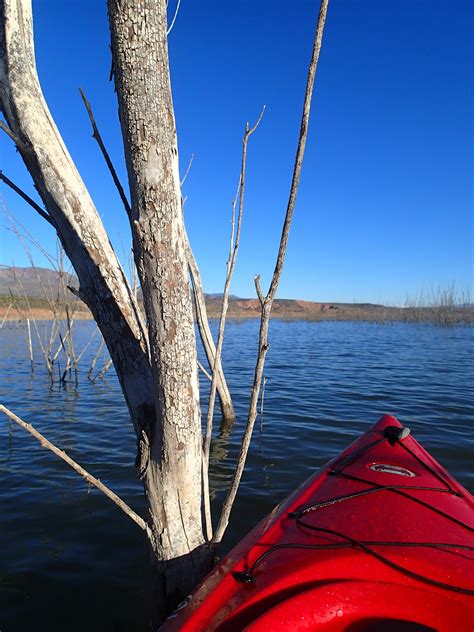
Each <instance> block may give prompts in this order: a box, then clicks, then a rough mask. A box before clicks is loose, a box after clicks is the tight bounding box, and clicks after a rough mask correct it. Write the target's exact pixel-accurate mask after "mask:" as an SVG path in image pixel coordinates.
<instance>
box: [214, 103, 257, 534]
mask: <svg viewBox="0 0 474 632" xmlns="http://www.w3.org/2000/svg"><path fill="white" fill-rule="evenodd" d="M264 112H265V106H263V108H262V112H261V114H260V116H259V117H258V120H257V122H256V123H255V125H254V126H253V127H252V128H250V126H249V124H248V123H247V124H246V126H245V134H244V137H243V139H242V163H241V168H240V176H239V183H238V186H237V192H236V194H235V198H234V201H233V203H232V214H231V225H232V229H231V236H230V246H229V258H228V260H227V276H226V280H225V285H224V293H223V297H222V308H221V318H220V322H219V333H218V335H217V347H216V354H215V357H214V361H213V363H212V383H211V391H210V394H209V406H208V409H207V420H206V434H205V437H204V449H203V459H202V462H203V491H204V494H203V503H204V516H205V522H206V532H207V538H208V540H209V541H210V540H211V539H212V519H211V501H210V494H209V454H210V450H211V439H212V426H213V418H214V406H215V401H216V391H217V371H216V368H218V367H219V366H220V363H221V357H222V347H223V344H224V330H225V320H226V316H227V309H228V306H229V292H230V284H231V281H232V275H233V273H234V269H235V263H236V261H237V253H238V251H239V244H240V231H241V227H242V215H243V210H244V196H245V172H246V166H247V146H248V141H249V138H250V136H251V135H252V134H253V133H254V132H255V130H256V129H257V127H258V125H259V123H260V121H261V120H262V117H263V114H264ZM237 200H238V201H239V210H238V215H237V228H236V227H235V212H236V207H237Z"/></svg>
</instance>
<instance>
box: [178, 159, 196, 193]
mask: <svg viewBox="0 0 474 632" xmlns="http://www.w3.org/2000/svg"><path fill="white" fill-rule="evenodd" d="M193 161H194V154H191V158H190V159H189V163H188V167H187V169H186V171H185V173H184V176H183V179H182V180H181V183H180V186H181V188H183V185H184V183H185V182H186V178H187V177H188V175H189V172H190V171H191V167H192V164H193Z"/></svg>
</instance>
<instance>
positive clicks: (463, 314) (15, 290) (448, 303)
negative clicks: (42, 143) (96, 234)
mask: <svg viewBox="0 0 474 632" xmlns="http://www.w3.org/2000/svg"><path fill="white" fill-rule="evenodd" d="M30 260H31V261H32V262H33V257H32V255H31V254H30ZM63 263H64V262H63V257H62V256H59V265H58V266H57V269H55V270H51V269H49V268H41V267H37V266H35V265H32V266H30V267H25V268H21V267H16V266H12V267H10V266H1V265H0V328H1V327H2V326H3V325H4V324H5V323H7V322H10V323H12V322H15V321H16V322H20V323H21V322H23V323H25V324H26V321H28V320H31V321H33V322H34V321H40V320H46V321H48V320H51V321H57V322H58V321H68V322H69V321H71V320H74V321H78V320H92V314H91V313H90V311H89V309H88V308H87V307H86V305H85V304H84V303H83V302H82V301H81V300H79V299H78V298H77V296H76V295H75V293H74V294H73V293H72V291H70V288H71V287H72V288H74V287H76V288H77V287H78V285H79V282H78V280H77V278H76V276H75V275H74V274H70V273H69V272H67V271H66V270H65V269H64V265H63ZM133 287H134V289H133V291H134V293H136V296H137V299H138V302H139V304H140V305H141V307H142V308H143V303H142V300H141V292H140V289H139V288H136V286H135V284H134V285H133ZM222 300H223V296H222V294H206V295H205V302H206V308H207V314H208V317H209V318H210V319H218V318H220V315H221V310H222ZM227 317H228V318H230V319H233V320H244V319H249V318H259V317H260V302H259V300H258V298H257V297H256V298H251V299H248V298H240V297H237V296H229V304H228V311H227ZM271 318H276V319H280V320H288V321H294V320H304V321H313V322H319V321H331V320H334V321H341V320H345V321H359V322H374V323H391V322H407V323H431V324H436V325H447V326H449V325H472V324H473V323H474V304H473V303H472V302H471V298H470V295H469V293H468V292H466V291H459V290H457V288H456V286H455V284H454V283H453V284H451V285H448V286H447V287H441V286H440V287H438V288H436V289H433V290H431V291H430V292H422V293H420V294H418V295H416V296H408V297H407V298H406V300H405V304H404V305H403V306H390V305H377V304H374V303H355V302H354V303H339V302H313V301H303V300H297V299H276V300H275V302H274V305H273V310H272V314H271Z"/></svg>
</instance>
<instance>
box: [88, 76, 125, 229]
mask: <svg viewBox="0 0 474 632" xmlns="http://www.w3.org/2000/svg"><path fill="white" fill-rule="evenodd" d="M79 92H80V93H81V97H82V100H83V102H84V105H85V108H86V110H87V114H88V115H89V120H90V122H91V125H92V138H94V139H95V140H96V141H97V144H98V145H99V148H100V151H101V152H102V156H103V157H104V160H105V162H106V163H107V167H108V168H109V171H110V175H111V176H112V179H113V181H114V184H115V186H116V188H117V191H118V193H119V195H120V199H121V200H122V203H123V205H124V207H125V210H126V211H127V215H128V216H129V217H131V216H132V209H131V207H130V204H129V203H128V200H127V196H126V195H125V191H124V190H123V187H122V184H121V183H120V180H119V179H118V176H117V172H116V171H115V168H114V166H113V164H112V161H111V159H110V156H109V153H108V151H107V149H106V148H105V145H104V142H103V140H102V136H101V135H100V132H99V130H98V128H97V124H96V122H95V118H94V115H93V113H92V108H91V106H90V103H89V101H88V100H87V98H86V95H85V94H84V92H83V91H82V90H81V88H79Z"/></svg>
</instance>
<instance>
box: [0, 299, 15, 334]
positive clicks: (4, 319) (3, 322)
mask: <svg viewBox="0 0 474 632" xmlns="http://www.w3.org/2000/svg"><path fill="white" fill-rule="evenodd" d="M11 308H12V303H10V304H9V305H8V308H7V312H6V314H5V316H4V317H3V320H2V324H1V325H0V329H2V327H3V325H4V324H5V321H6V319H7V318H8V314H9V313H10V310H11Z"/></svg>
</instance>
